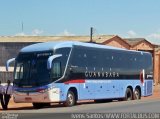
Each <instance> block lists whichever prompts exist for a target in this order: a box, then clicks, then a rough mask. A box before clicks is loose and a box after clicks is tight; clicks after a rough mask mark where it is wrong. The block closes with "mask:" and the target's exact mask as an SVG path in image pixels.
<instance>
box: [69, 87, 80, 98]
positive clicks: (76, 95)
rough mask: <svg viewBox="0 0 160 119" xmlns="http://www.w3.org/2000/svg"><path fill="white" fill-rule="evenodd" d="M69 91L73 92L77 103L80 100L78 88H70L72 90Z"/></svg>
mask: <svg viewBox="0 0 160 119" xmlns="http://www.w3.org/2000/svg"><path fill="white" fill-rule="evenodd" d="M68 91H72V92H73V93H74V95H75V99H76V101H77V100H78V90H77V88H76V87H70V88H69V89H68Z"/></svg>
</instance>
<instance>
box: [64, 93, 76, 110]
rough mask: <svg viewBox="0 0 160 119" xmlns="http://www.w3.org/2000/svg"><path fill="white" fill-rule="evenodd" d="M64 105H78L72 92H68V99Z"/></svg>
mask: <svg viewBox="0 0 160 119" xmlns="http://www.w3.org/2000/svg"><path fill="white" fill-rule="evenodd" d="M64 104H65V106H66V107H71V106H73V105H75V104H76V98H75V94H74V93H73V92H72V91H68V94H67V99H66V102H65V103H64Z"/></svg>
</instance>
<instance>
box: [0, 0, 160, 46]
mask: <svg viewBox="0 0 160 119" xmlns="http://www.w3.org/2000/svg"><path fill="white" fill-rule="evenodd" d="M90 27H93V28H94V35H95V36H96V35H118V36H120V37H122V38H128V37H129V38H146V39H147V40H149V41H150V42H152V43H156V44H159V45H160V0H0V36H19V35H20V36H21V35H26V36H30V35H31V36H60V35H64V36H69V35H72V36H74V35H75V36H79V35H89V34H90Z"/></svg>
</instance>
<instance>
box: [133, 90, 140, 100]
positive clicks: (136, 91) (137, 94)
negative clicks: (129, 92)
mask: <svg viewBox="0 0 160 119" xmlns="http://www.w3.org/2000/svg"><path fill="white" fill-rule="evenodd" d="M139 99H141V94H140V90H139V89H138V88H136V89H135V91H134V100H139Z"/></svg>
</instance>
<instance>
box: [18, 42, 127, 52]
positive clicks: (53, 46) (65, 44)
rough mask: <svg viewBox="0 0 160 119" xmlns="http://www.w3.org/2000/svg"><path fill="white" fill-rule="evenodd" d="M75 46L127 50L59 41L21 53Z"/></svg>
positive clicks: (30, 46) (43, 44) (32, 46)
mask: <svg viewBox="0 0 160 119" xmlns="http://www.w3.org/2000/svg"><path fill="white" fill-rule="evenodd" d="M74 45H77V46H85V47H94V48H104V49H118V50H125V49H122V48H116V47H112V46H106V45H99V44H94V43H84V42H78V41H57V42H45V43H36V44H33V45H29V46H26V47H24V48H22V49H21V51H20V52H38V51H48V50H55V49H59V48H65V47H73V46H74Z"/></svg>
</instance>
